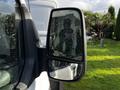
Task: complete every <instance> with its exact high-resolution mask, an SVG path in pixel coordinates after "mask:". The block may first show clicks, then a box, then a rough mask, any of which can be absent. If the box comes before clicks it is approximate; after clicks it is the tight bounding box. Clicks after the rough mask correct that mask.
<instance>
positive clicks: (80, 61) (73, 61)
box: [48, 56, 84, 64]
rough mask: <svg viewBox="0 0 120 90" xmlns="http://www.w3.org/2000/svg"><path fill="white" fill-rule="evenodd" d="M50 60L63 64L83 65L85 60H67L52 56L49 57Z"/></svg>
mask: <svg viewBox="0 0 120 90" xmlns="http://www.w3.org/2000/svg"><path fill="white" fill-rule="evenodd" d="M48 60H56V61H63V62H69V63H78V64H82V63H83V62H84V60H78V59H77V60H75V59H72V58H65V57H57V56H52V57H49V58H48Z"/></svg>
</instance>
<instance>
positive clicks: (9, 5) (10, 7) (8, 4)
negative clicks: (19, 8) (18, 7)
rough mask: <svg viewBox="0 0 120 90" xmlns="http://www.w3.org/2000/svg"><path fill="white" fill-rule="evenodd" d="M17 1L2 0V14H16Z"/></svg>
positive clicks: (0, 0)
mask: <svg viewBox="0 0 120 90" xmlns="http://www.w3.org/2000/svg"><path fill="white" fill-rule="evenodd" d="M14 4H15V0H0V12H2V13H11V12H15V6H14Z"/></svg>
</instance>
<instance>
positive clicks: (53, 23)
mask: <svg viewBox="0 0 120 90" xmlns="http://www.w3.org/2000/svg"><path fill="white" fill-rule="evenodd" d="M47 56H48V75H49V77H50V78H52V79H55V80H61V81H76V80H78V79H80V78H81V77H82V76H83V75H84V73H85V66H86V65H85V63H86V39H85V23H84V17H83V14H82V11H81V10H80V9H77V8H60V9H53V10H52V11H51V15H50V22H49V27H48V34H47Z"/></svg>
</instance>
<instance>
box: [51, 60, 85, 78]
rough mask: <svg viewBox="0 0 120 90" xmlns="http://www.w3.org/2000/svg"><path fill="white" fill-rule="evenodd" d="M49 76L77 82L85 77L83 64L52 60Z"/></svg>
mask: <svg viewBox="0 0 120 90" xmlns="http://www.w3.org/2000/svg"><path fill="white" fill-rule="evenodd" d="M50 63H51V64H49V65H51V66H49V75H50V77H52V78H54V79H59V80H76V79H78V78H79V77H80V76H82V75H83V72H84V66H83V64H77V63H69V62H63V61H62V62H61V61H56V60H52V61H50Z"/></svg>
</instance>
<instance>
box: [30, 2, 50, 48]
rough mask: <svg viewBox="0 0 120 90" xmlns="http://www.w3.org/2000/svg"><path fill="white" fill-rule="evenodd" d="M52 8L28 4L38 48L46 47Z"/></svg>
mask: <svg viewBox="0 0 120 90" xmlns="http://www.w3.org/2000/svg"><path fill="white" fill-rule="evenodd" d="M51 9H52V7H49V6H45V5H38V4H36V3H33V2H32V1H31V2H30V10H31V15H32V18H33V21H34V23H35V27H36V30H37V32H38V35H39V39H40V46H41V47H46V35H47V30H48V23H49V17H50V11H51Z"/></svg>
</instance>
